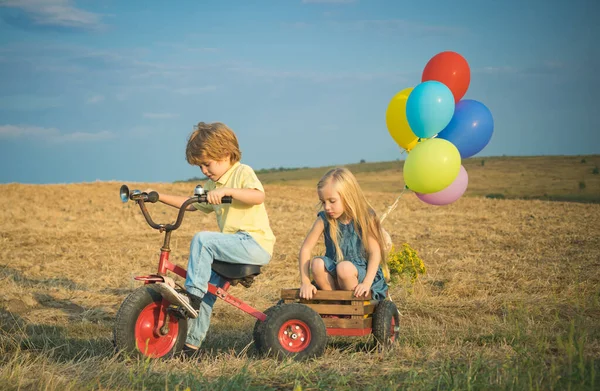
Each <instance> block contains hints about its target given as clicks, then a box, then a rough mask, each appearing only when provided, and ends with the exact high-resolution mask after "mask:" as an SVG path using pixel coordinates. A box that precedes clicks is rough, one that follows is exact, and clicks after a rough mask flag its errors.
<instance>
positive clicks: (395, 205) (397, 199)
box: [379, 186, 408, 223]
mask: <svg viewBox="0 0 600 391" xmlns="http://www.w3.org/2000/svg"><path fill="white" fill-rule="evenodd" d="M407 189H408V187H406V186H404V189H402V192H401V193H400V195H399V196H398V198H396V201H394V203H393V204H392V205H390V206H389V207H388V208H387V210H386V211H385V213H384V214H383V215H381V218H380V219H379V222H380V223H383V220H385V218H386V217H387V216H388V215H389V214H390V212H391V211H393V210H394V209H396V207H397V206H398V201H400V198H401V197H402V195H403V194H404V192H405V191H406V190H407Z"/></svg>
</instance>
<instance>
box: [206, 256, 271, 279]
mask: <svg viewBox="0 0 600 391" xmlns="http://www.w3.org/2000/svg"><path fill="white" fill-rule="evenodd" d="M212 270H213V271H214V272H215V273H217V274H218V275H220V276H221V277H223V278H226V279H228V280H238V279H242V278H246V277H252V278H254V277H256V276H258V275H259V274H260V266H259V265H246V264H239V263H228V262H223V261H217V260H215V261H213V264H212Z"/></svg>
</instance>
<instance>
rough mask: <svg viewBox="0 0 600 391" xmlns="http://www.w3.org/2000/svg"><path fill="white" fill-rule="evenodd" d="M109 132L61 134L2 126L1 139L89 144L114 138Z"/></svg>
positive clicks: (0, 126) (0, 129) (31, 127)
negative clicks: (28, 139) (30, 139)
mask: <svg viewBox="0 0 600 391" xmlns="http://www.w3.org/2000/svg"><path fill="white" fill-rule="evenodd" d="M114 137H115V136H114V134H113V133H112V132H109V131H102V132H99V133H85V132H74V133H61V132H60V131H59V130H58V129H56V128H43V127H40V126H28V125H0V139H16V138H36V139H38V140H45V141H50V142H88V141H99V140H107V139H110V138H114Z"/></svg>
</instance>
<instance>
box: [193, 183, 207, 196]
mask: <svg viewBox="0 0 600 391" xmlns="http://www.w3.org/2000/svg"><path fill="white" fill-rule="evenodd" d="M204 193H206V192H205V191H204V188H203V187H202V185H198V186H196V188H195V189H194V195H195V196H199V195H202V194H204Z"/></svg>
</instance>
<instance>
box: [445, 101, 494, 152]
mask: <svg viewBox="0 0 600 391" xmlns="http://www.w3.org/2000/svg"><path fill="white" fill-rule="evenodd" d="M493 132H494V118H492V113H491V112H490V110H489V109H488V108H487V107H486V106H485V105H484V104H483V103H481V102H478V101H476V100H470V99H465V100H461V101H460V102H458V103H457V104H456V110H455V111H454V116H453V117H452V120H451V121H450V123H449V124H448V126H446V128H445V129H444V130H442V131H441V132H440V133H439V134H438V138H441V139H444V140H448V141H450V142H451V143H452V144H454V145H455V146H456V148H458V151H459V152H460V157H461V158H462V159H466V158H468V157H471V156H473V155H475V154H476V153H478V152H479V151H481V150H482V149H483V148H484V147H485V146H486V145H487V144H488V143H489V142H490V139H491V138H492V133H493Z"/></svg>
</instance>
